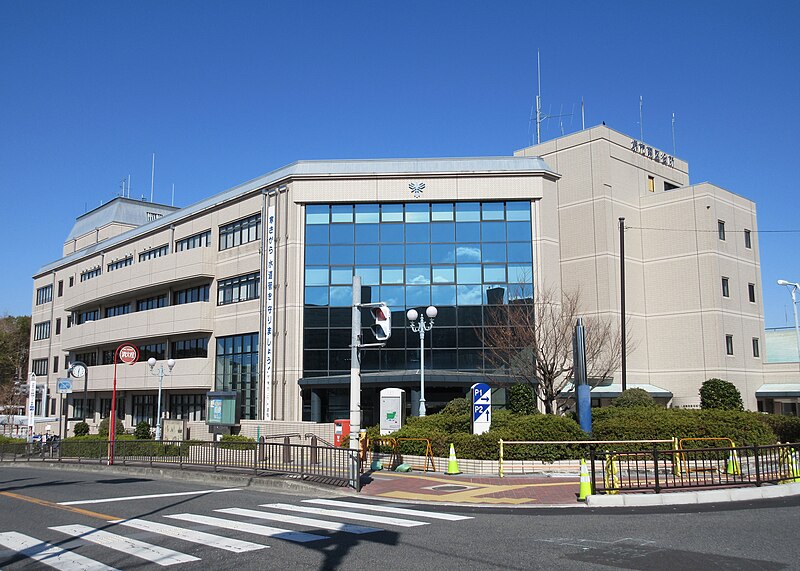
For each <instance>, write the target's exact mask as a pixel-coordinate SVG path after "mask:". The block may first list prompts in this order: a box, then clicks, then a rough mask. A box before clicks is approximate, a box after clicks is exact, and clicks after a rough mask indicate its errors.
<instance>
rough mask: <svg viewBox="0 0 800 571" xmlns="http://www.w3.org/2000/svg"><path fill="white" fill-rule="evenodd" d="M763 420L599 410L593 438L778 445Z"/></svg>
mask: <svg viewBox="0 0 800 571" xmlns="http://www.w3.org/2000/svg"><path fill="white" fill-rule="evenodd" d="M760 416H761V415H759V414H758V413H753V412H745V411H733V410H684V409H664V408H660V407H653V408H620V407H608V408H599V409H598V408H596V409H592V435H593V438H594V439H595V440H667V439H671V438H673V437H677V438H730V439H731V440H733V442H734V443H735V444H736V446H753V445H756V444H758V445H763V444H774V443H775V440H776V438H775V434H774V433H773V432H772V430H771V429H770V428H769V427H768V426H766V425H765V424H764V423H763V422H762V421H761V419H760V418H759V417H760ZM716 446H717V447H719V444H717V445H716ZM663 447H664V448H667V447H668V445H665V446H663ZM686 447H689V448H690V447H696V448H700V447H703V444H702V443H699V442H698V443H689V444H687V446H686Z"/></svg>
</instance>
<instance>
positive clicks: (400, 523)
mask: <svg viewBox="0 0 800 571" xmlns="http://www.w3.org/2000/svg"><path fill="white" fill-rule="evenodd" d="M260 507H262V508H271V509H276V510H284V511H290V512H301V513H309V514H315V515H322V516H330V517H338V518H342V519H354V520H358V521H369V522H372V523H381V524H383V525H394V526H397V527H416V526H419V525H428V522H427V521H416V520H411V519H402V518H399V517H386V516H381V515H371V514H361V513H353V512H350V511H345V510H326V509H322V508H314V507H310V506H295V505H292V504H261V506H260Z"/></svg>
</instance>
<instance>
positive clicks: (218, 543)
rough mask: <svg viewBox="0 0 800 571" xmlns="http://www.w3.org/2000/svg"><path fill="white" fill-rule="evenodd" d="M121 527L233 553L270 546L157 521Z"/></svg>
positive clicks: (126, 523)
mask: <svg viewBox="0 0 800 571" xmlns="http://www.w3.org/2000/svg"><path fill="white" fill-rule="evenodd" d="M119 525H124V526H127V527H134V528H136V529H141V530H143V531H149V532H152V533H157V534H159V535H166V536H167V537H175V538H177V539H182V540H184V541H190V542H192V543H199V544H201V545H208V546H209V547H215V548H217V549H224V550H225V551H232V552H233V553H244V552H246V551H257V550H259V549H266V548H268V547H269V545H261V544H258V543H252V542H250V541H243V540H241V539H233V538H230V537H223V536H221V535H214V534H213V533H206V532H204V531H195V530H193V529H186V528H183V527H175V526H174V525H168V524H165V523H158V522H155V521H147V520H143V519H128V520H124V521H120V522H119Z"/></svg>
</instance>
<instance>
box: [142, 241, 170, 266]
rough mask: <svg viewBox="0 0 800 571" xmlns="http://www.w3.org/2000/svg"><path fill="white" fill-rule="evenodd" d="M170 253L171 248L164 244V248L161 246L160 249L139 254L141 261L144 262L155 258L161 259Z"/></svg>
mask: <svg viewBox="0 0 800 571" xmlns="http://www.w3.org/2000/svg"><path fill="white" fill-rule="evenodd" d="M168 253H169V246H168V245H167V244H164V245H163V246H159V247H158V248H153V249H152V250H147V251H146V252H141V253H140V254H139V261H140V262H144V261H147V260H152V259H153V258H160V257H161V256H166V255H167V254H168Z"/></svg>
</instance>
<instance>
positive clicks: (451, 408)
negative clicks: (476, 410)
mask: <svg viewBox="0 0 800 571" xmlns="http://www.w3.org/2000/svg"><path fill="white" fill-rule="evenodd" d="M469 413H470V404H469V400H467V399H465V398H463V397H461V398H457V399H453V400H451V401H450V402H449V403H447V404H446V405H445V407H444V408H443V409H442V410H441V412H439V414H444V415H448V416H458V415H461V414H469ZM431 416H435V415H431Z"/></svg>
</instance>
